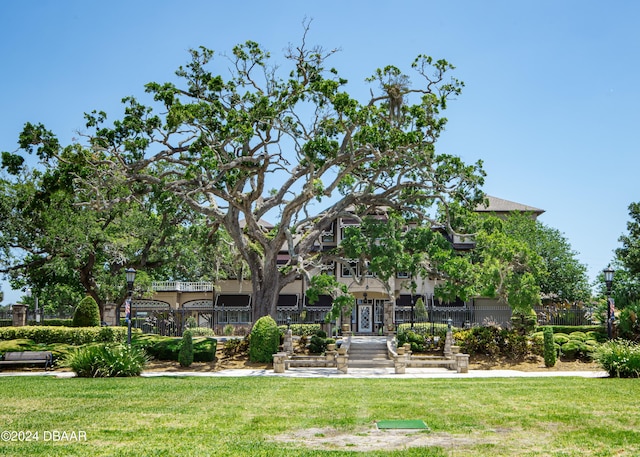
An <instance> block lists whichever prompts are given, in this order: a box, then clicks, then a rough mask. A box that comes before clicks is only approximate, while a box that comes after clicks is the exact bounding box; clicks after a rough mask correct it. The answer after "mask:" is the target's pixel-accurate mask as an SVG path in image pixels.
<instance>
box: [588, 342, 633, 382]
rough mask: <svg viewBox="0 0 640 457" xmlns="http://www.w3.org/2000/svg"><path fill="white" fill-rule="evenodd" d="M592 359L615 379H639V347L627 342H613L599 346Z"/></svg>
mask: <svg viewBox="0 0 640 457" xmlns="http://www.w3.org/2000/svg"><path fill="white" fill-rule="evenodd" d="M593 359H594V360H595V361H596V362H597V363H598V364H599V365H600V366H601V367H602V368H603V369H604V370H606V371H607V373H609V376H611V377H616V378H639V377H640V345H638V344H636V343H633V342H631V341H627V340H613V341H608V342H606V343H604V344H601V345H600V346H598V348H596V350H595V351H594V353H593Z"/></svg>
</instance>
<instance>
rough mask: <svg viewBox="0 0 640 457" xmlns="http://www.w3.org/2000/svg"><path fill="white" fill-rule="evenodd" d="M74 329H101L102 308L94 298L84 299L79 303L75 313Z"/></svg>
mask: <svg viewBox="0 0 640 457" xmlns="http://www.w3.org/2000/svg"><path fill="white" fill-rule="evenodd" d="M72 325H73V326H74V327H99V326H100V308H99V307H98V304H97V303H96V301H95V300H94V299H93V297H89V296H87V297H84V298H83V299H82V300H80V303H78V307H77V308H76V311H75V312H74V313H73V322H72Z"/></svg>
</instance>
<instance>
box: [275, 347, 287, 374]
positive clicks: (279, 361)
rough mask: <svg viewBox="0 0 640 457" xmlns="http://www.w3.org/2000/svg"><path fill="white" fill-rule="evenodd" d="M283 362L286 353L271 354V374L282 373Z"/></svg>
mask: <svg viewBox="0 0 640 457" xmlns="http://www.w3.org/2000/svg"><path fill="white" fill-rule="evenodd" d="M285 360H287V353H286V352H277V353H275V354H273V372H274V373H284V370H285V363H284V362H285Z"/></svg>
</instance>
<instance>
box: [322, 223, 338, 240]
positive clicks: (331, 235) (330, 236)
mask: <svg viewBox="0 0 640 457" xmlns="http://www.w3.org/2000/svg"><path fill="white" fill-rule="evenodd" d="M335 241H336V226H335V223H333V222H332V223H331V226H330V227H329V228H328V229H327V230H325V231H324V232H322V242H323V243H335Z"/></svg>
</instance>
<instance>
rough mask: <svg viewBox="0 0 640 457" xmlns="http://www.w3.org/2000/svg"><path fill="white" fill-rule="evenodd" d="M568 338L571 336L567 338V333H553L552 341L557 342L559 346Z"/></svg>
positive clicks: (566, 341) (567, 340)
mask: <svg viewBox="0 0 640 457" xmlns="http://www.w3.org/2000/svg"><path fill="white" fill-rule="evenodd" d="M570 339H571V338H569V335H567V334H566V333H554V334H553V341H554V342H555V343H558V344H559V345H560V346H562V345H563V344H565V343H568V342H569V340H570Z"/></svg>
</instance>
